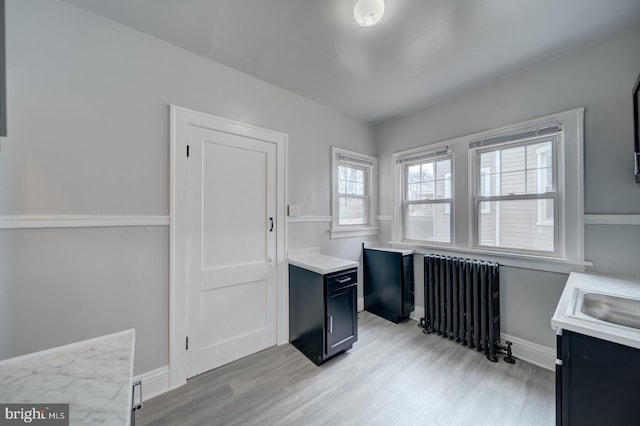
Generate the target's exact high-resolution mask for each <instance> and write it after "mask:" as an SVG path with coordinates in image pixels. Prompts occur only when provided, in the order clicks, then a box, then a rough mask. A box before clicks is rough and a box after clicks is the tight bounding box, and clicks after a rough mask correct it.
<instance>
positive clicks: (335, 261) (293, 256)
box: [289, 247, 360, 275]
mask: <svg viewBox="0 0 640 426" xmlns="http://www.w3.org/2000/svg"><path fill="white" fill-rule="evenodd" d="M289 264H290V265H294V266H298V267H300V268H304V269H307V270H309V271H311V272H315V273H316V274H320V275H326V274H330V273H332V272H338V271H343V270H345V269H351V268H357V267H358V266H360V264H359V263H358V262H354V261H353V260H347V259H341V258H339V257H333V256H327V255H324V254H321V253H320V249H319V248H318V247H313V248H308V249H299V250H291V251H289Z"/></svg>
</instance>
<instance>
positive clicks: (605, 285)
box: [551, 272, 640, 349]
mask: <svg viewBox="0 0 640 426" xmlns="http://www.w3.org/2000/svg"><path fill="white" fill-rule="evenodd" d="M585 293H599V294H606V295H609V296H617V297H626V298H631V299H640V279H639V278H634V277H619V276H609V275H600V274H593V273H582V272H572V273H571V274H570V275H569V279H568V280H567V284H566V285H565V287H564V291H563V292H562V296H560V301H559V302H558V305H557V307H556V312H555V314H554V315H553V318H552V319H551V327H552V328H553V329H555V330H557V329H562V330H570V331H575V332H577V333H581V334H585V335H587V336H592V337H596V338H599V339H604V340H608V341H610V342H615V343H619V344H622V345H626V346H631V347H634V348H638V349H640V330H637V329H635V328H631V327H625V326H622V325H617V324H613V323H610V322H606V321H602V320H599V319H597V318H593V317H590V316H589V315H586V314H584V313H582V311H581V309H580V308H581V306H582V299H583V297H584V294H585Z"/></svg>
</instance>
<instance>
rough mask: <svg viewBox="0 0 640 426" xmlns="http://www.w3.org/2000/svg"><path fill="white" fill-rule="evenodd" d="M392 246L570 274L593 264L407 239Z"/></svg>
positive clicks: (395, 242) (417, 251) (417, 252)
mask: <svg viewBox="0 0 640 426" xmlns="http://www.w3.org/2000/svg"><path fill="white" fill-rule="evenodd" d="M389 244H391V246H392V247H403V248H411V249H413V250H415V253H416V254H431V253H436V254H444V255H451V256H460V255H470V256H473V257H474V258H476V259H479V260H486V261H492V262H498V263H499V264H500V265H503V266H510V267H514V268H521V269H533V270H537V271H547V272H558V273H561V274H568V273H570V272H584V271H585V270H586V268H587V267H589V266H593V262H589V261H580V260H570V259H559V258H552V257H544V256H533V255H524V254H515V253H500V252H492V251H487V250H477V249H470V248H465V249H460V248H454V247H442V246H431V245H428V244H417V243H409V242H405V241H389Z"/></svg>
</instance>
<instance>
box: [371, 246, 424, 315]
mask: <svg viewBox="0 0 640 426" xmlns="http://www.w3.org/2000/svg"><path fill="white" fill-rule="evenodd" d="M362 262H363V268H364V272H363V280H364V283H363V284H364V309H365V310H367V311H368V312H371V313H372V314H376V315H378V316H380V317H382V318H384V319H387V320H389V321H393V322H395V323H399V322H402V321H404V320H406V319H407V318H409V314H410V313H411V311H413V309H414V303H415V298H414V279H413V255H412V254H409V255H405V256H403V255H402V253H400V252H392V251H385V250H376V249H368V248H365V249H363V251H362Z"/></svg>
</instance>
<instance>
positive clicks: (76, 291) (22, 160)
mask: <svg viewBox="0 0 640 426" xmlns="http://www.w3.org/2000/svg"><path fill="white" fill-rule="evenodd" d="M6 9H7V10H6V16H7V37H6V38H7V64H8V68H7V79H8V80H7V86H8V111H9V112H8V117H9V122H8V126H9V137H8V138H6V140H4V141H2V150H1V152H0V200H1V202H0V215H60V214H69V215H168V212H169V104H176V105H180V106H184V107H187V108H192V109H196V110H200V111H204V112H207V113H210V114H214V115H218V116H222V117H226V118H229V119H232V120H238V121H242V122H245V123H249V124H252V125H256V126H260V127H264V128H267V129H271V130H275V131H279V132H283V133H286V134H288V135H289V149H288V179H287V182H288V198H289V200H290V202H291V203H295V204H300V205H301V207H302V214H304V215H323V216H328V215H330V214H331V212H330V203H329V199H330V170H331V168H330V146H331V145H338V146H341V147H344V148H347V149H351V150H354V151H359V152H363V153H366V154H370V155H371V154H374V153H375V146H374V144H373V141H372V136H371V129H370V128H369V127H368V126H366V125H365V124H363V123H360V122H357V121H355V120H352V119H350V118H348V117H346V116H344V115H343V114H341V113H338V112H336V111H333V110H330V109H328V108H326V107H323V106H321V105H319V104H317V103H314V102H312V101H309V100H307V99H304V98H302V97H300V96H297V95H295V94H292V93H290V92H287V91H285V90H282V89H279V88H277V87H275V86H272V85H270V84H267V83H264V82H262V81H260V80H257V79H255V78H252V77H249V76H247V75H244V74H242V73H239V72H237V71H235V70H233V69H230V68H228V67H225V66H223V65H220V64H217V63H214V62H211V61H209V60H206V59H203V58H201V57H198V56H196V55H194V54H192V53H190V52H188V51H185V50H183V49H179V48H177V47H174V46H171V45H169V44H167V43H164V42H161V41H159V40H157V39H154V38H152V37H149V36H146V35H143V34H140V33H138V32H135V31H133V30H130V29H127V28H124V27H122V26H120V25H118V24H115V23H113V22H110V21H108V20H104V19H102V18H99V17H97V16H95V15H91V14H89V13H87V12H84V11H81V10H79V9H76V8H75V7H73V6H70V5H68V4H66V3H61V2H58V1H56V0H27V1H25V0H7V2H6ZM319 226H321V227H324V228H323V229H321V230H318V229H317V228H318V227H319ZM327 228H328V226H327V224H323V225H318V224H296V225H291V226H290V228H289V248H301V247H307V246H309V245H316V246H317V245H320V246H322V248H323V249H324V250H325V252H327V253H329V254H335V255H341V256H344V257H349V258H351V259H353V260H357V259H358V258H359V250H357V249H358V248H359V245H360V242H361V240H359V239H343V240H335V241H332V240H330V239H329V235H328V233H327V232H326V229H327ZM310 235H313V238H308V236H310ZM168 244H169V231H168V228H167V227H141V228H135V227H133V228H101V229H97V228H76V229H32V230H24V229H23V230H0V359H3V358H7V357H12V356H16V355H20V354H24V353H28V352H32V351H36V350H40V349H44V348H48V347H52V346H56V345H61V344H65V343H69V342H73V341H76V340H80V339H85V338H89V337H94V336H97V335H100V334H104V333H108V332H113V331H118V330H122V329H124V328H129V327H135V328H136V329H137V333H138V334H137V338H136V339H137V345H136V365H135V372H136V374H139V373H142V372H145V371H149V370H151V369H154V368H157V367H161V366H163V365H167V364H168V311H169V308H168V306H169V305H168V282H169V278H168V276H169V273H168V269H169V266H168Z"/></svg>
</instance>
